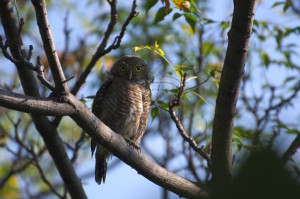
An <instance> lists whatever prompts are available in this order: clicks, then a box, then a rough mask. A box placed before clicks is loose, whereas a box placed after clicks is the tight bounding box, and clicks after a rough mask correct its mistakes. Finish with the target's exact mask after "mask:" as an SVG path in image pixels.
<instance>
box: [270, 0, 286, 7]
mask: <svg viewBox="0 0 300 199" xmlns="http://www.w3.org/2000/svg"><path fill="white" fill-rule="evenodd" d="M282 4H285V1H280V2H276V3H274V4H273V5H272V8H274V7H276V6H279V5H282Z"/></svg>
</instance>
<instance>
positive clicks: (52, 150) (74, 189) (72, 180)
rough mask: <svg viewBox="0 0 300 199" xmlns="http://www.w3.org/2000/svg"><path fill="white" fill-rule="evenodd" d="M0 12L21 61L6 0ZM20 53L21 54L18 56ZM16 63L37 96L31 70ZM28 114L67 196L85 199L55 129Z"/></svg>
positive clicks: (28, 90)
mask: <svg viewBox="0 0 300 199" xmlns="http://www.w3.org/2000/svg"><path fill="white" fill-rule="evenodd" d="M0 15H1V22H2V25H3V29H4V31H5V35H6V38H7V40H8V41H10V42H12V43H11V46H10V51H11V53H12V55H13V57H14V58H16V59H18V60H22V58H23V57H26V52H25V50H24V45H23V42H22V40H21V37H20V35H19V34H18V28H17V25H16V18H15V15H14V13H13V8H12V4H11V1H10V0H1V1H0ZM20 49H21V53H20ZM22 55H23V57H20V56H22ZM16 66H17V70H18V74H19V77H20V81H21V84H22V87H23V89H24V93H25V94H26V95H29V96H34V97H39V96H40V94H39V89H38V86H37V85H38V84H37V81H36V78H35V77H34V74H33V72H32V71H31V70H30V69H28V68H27V67H25V66H23V65H22V64H16ZM31 116H32V120H33V122H34V124H35V127H36V129H37V130H38V132H39V133H40V135H41V137H42V138H43V140H44V142H45V145H46V146H47V149H48V151H49V154H50V155H51V157H52V158H53V160H54V163H55V166H56V168H57V169H58V172H59V173H60V176H61V177H62V179H63V181H64V183H65V185H66V187H67V189H68V192H69V193H70V195H71V197H72V198H86V195H85V192H84V190H83V187H82V184H81V182H80V180H79V178H78V177H77V175H76V173H75V170H74V168H73V166H72V163H71V161H70V159H69V158H68V156H67V153H66V150H65V148H64V145H63V142H62V140H61V138H60V137H59V135H58V133H57V130H56V129H55V128H53V126H52V125H51V123H50V121H49V120H48V118H47V117H46V116H41V115H38V114H32V115H31Z"/></svg>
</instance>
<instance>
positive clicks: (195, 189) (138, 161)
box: [0, 93, 208, 198]
mask: <svg viewBox="0 0 300 199" xmlns="http://www.w3.org/2000/svg"><path fill="white" fill-rule="evenodd" d="M1 95H3V94H1V93H0V96H1ZM1 98H3V96H1ZM1 98H0V99H1ZM66 98H67V99H66V101H67V102H68V103H69V104H71V106H72V107H73V109H74V110H76V111H74V112H73V113H72V114H71V115H70V117H71V118H72V119H73V120H74V121H75V122H76V123H77V124H78V125H79V126H80V127H81V128H82V129H83V130H84V131H85V132H87V133H88V134H89V136H90V137H91V138H92V139H93V140H95V141H96V142H97V143H101V145H103V146H104V147H106V148H108V149H109V150H110V151H111V152H112V153H113V154H114V155H115V156H117V157H118V158H120V159H121V160H122V161H124V162H125V163H127V164H128V165H130V166H132V167H133V168H134V169H136V170H137V172H138V173H139V174H141V175H143V176H144V177H146V178H147V179H149V180H150V181H152V182H154V183H156V184H158V185H159V186H161V187H164V188H166V189H168V190H170V191H172V192H174V193H176V194H178V195H179V196H182V197H187V198H207V197H208V193H207V192H206V191H204V190H201V189H200V188H199V186H197V185H196V184H194V183H192V182H190V181H188V180H186V179H184V178H182V177H180V176H178V175H176V174H174V173H172V172H169V171H168V170H166V169H165V168H163V167H161V166H159V165H157V164H155V163H154V162H152V161H151V160H150V159H149V158H147V157H146V156H145V155H144V154H143V153H141V152H140V151H139V150H135V149H133V148H132V147H131V146H130V145H129V144H128V143H127V142H126V141H125V139H124V138H123V137H122V136H121V135H120V134H116V133H115V132H113V131H112V130H111V129H110V128H109V127H107V126H106V125H105V124H104V123H103V122H101V121H100V120H99V119H98V118H97V117H96V116H95V115H94V114H93V113H92V112H91V111H90V110H89V109H88V108H87V107H86V106H85V105H84V104H82V103H81V102H80V101H79V100H78V99H76V97H75V96H73V95H71V94H70V95H68V96H66ZM37 101H42V100H37ZM38 104H39V102H37V103H35V104H32V106H31V107H28V108H27V109H26V111H28V112H29V111H30V110H34V109H36V108H38V107H39V105H38ZM0 105H1V106H3V104H2V103H1V102H0ZM14 107H15V108H17V110H20V109H21V108H20V107H22V105H21V104H18V103H16V104H15V105H14ZM49 108H50V109H54V108H53V107H49ZM51 111H52V112H54V110H51Z"/></svg>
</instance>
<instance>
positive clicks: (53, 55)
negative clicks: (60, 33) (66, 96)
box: [31, 0, 69, 94]
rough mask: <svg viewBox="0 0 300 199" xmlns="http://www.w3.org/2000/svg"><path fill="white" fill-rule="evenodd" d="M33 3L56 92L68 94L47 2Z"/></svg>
mask: <svg viewBox="0 0 300 199" xmlns="http://www.w3.org/2000/svg"><path fill="white" fill-rule="evenodd" d="M31 2H32V4H33V6H34V8H35V13H36V20H37V24H38V27H39V30H40V34H41V37H42V40H43V44H44V50H45V52H46V56H47V59H48V62H49V66H50V69H51V72H52V75H53V79H54V82H55V89H56V92H57V93H58V94H60V93H68V92H69V89H68V86H67V84H66V83H65V80H66V79H65V75H64V72H63V70H62V68H61V65H60V61H59V58H58V54H57V52H56V49H55V45H54V41H53V37H52V33H51V30H50V24H49V21H48V16H47V10H46V2H45V0H32V1H31Z"/></svg>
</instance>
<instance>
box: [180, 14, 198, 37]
mask: <svg viewBox="0 0 300 199" xmlns="http://www.w3.org/2000/svg"><path fill="white" fill-rule="evenodd" d="M183 15H184V17H185V20H186V21H187V22H188V24H189V25H190V26H191V28H192V30H193V32H195V26H196V24H197V22H198V19H197V18H196V17H195V16H193V15H191V14H187V13H185V14H183Z"/></svg>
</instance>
